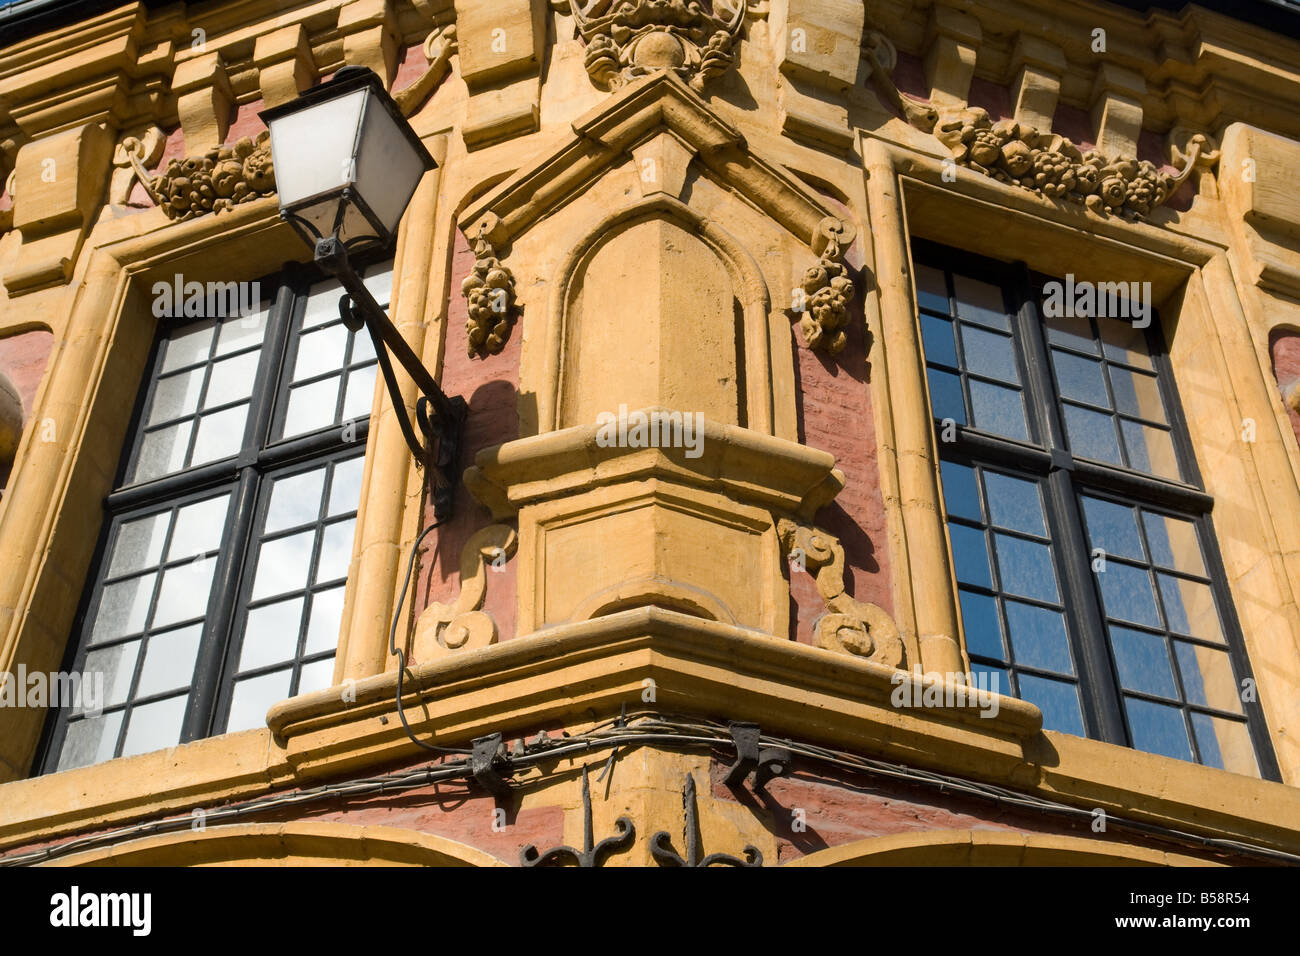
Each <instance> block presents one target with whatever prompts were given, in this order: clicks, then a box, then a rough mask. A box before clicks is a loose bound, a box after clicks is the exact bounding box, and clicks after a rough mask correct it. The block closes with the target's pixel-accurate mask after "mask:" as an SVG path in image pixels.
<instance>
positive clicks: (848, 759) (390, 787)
mask: <svg viewBox="0 0 1300 956" xmlns="http://www.w3.org/2000/svg"><path fill="white" fill-rule="evenodd" d="M759 741H760V743H761V744H763V745H766V746H779V747H784V748H786V749H788V750H790V751H791V752H792V753H794V754H796V755H798V756H801V757H803V758H804V759H806V760H809V761H813V762H816V763H824V764H829V765H831V766H834V767H838V768H841V769H845V770H848V771H850V772H853V773H860V774H867V775H872V776H877V777H884V778H888V779H892V780H899V781H902V782H904V783H908V784H913V785H920V786H927V787H931V788H936V789H938V790H940V791H941V792H944V793H956V794H962V795H966V796H970V797H974V798H977V799H982V800H987V801H991V802H994V803H998V804H1001V805H1005V806H1010V807H1014V808H1016V809H1021V810H1032V811H1035V812H1039V813H1045V814H1051V815H1055V816H1060V817H1068V818H1070V819H1071V820H1073V821H1076V822H1078V821H1083V820H1091V819H1093V817H1094V814H1093V811H1091V810H1087V809H1085V808H1082V807H1076V806H1070V805H1068V804H1063V803H1057V802H1055V801H1052V800H1047V799H1044V798H1041V797H1035V796H1032V795H1030V794H1025V793H1019V792H1017V791H1013V790H1007V789H1005V788H1002V787H998V786H995V785H993V784H981V783H976V782H974V781H970V780H964V779H962V778H960V777H953V776H949V775H947V774H943V773H938V772H934V771H927V770H920V769H917V768H913V767H908V766H905V765H902V764H891V763H888V762H886V761H882V760H876V759H873V758H870V757H862V756H859V755H857V754H851V753H848V752H846V751H838V750H834V749H832V748H827V747H820V746H817V745H815V744H809V743H804V742H800V741H795V740H789V739H786V738H781V737H771V736H767V735H762V736H760V738H759ZM654 743H658V744H663V745H668V746H678V747H690V746H699V745H703V746H707V747H708V748H709V749H710V750H718V749H728V748H729V747H730V746H731V745H733V740H732V738H731V735H730V732H729V730H728V729H727V727H726V725H724V724H720V723H717V722H714V721H710V720H707V719H701V718H683V717H680V716H676V715H660V714H653V713H649V712H644V713H641V714H634V715H632V716H630V717H626V716H623V717H620V718H619V719H618V720H615V721H613V722H606V723H604V724H602V725H599V729H597V730H594V731H587V732H585V733H582V734H575V735H571V736H569V735H566V736H563V737H560V738H558V739H552V738H550V737H547V736H546V735H545V734H540V735H539V736H538V737H537V738H535V740H534V741H533V742H532V743H531V744H530V743H526V742H525V743H523V749H524V753H522V754H517V755H516V756H513V757H512V758H511V759H510V760H509V766H510V770H509V771H507V772H511V771H515V770H518V769H521V768H525V767H526V768H533V767H535V766H536V765H538V764H543V763H547V762H555V761H557V760H560V759H562V758H564V757H567V756H571V755H576V754H578V753H584V752H590V751H591V750H593V749H603V748H610V749H611V750H615V749H617V748H619V747H623V746H631V747H636V746H646V745H648V744H654ZM537 769H538V770H539V771H541V772H539V775H538V776H537V777H534V778H530V779H528V780H525V781H515V783H514V788H515V789H519V790H522V789H524V788H526V787H532V786H536V785H540V784H542V783H544V782H545V781H547V780H549V779H550V778H551V777H553V776H555V775H557V774H559V773H564V772H567V771H560V770H556V771H553V772H545V771H542V768H540V767H537ZM473 779H474V774H473V772H472V770H471V768H470V765H469V761H468V760H467V759H459V760H450V761H446V762H444V763H440V764H438V765H436V766H434V767H423V768H415V769H410V770H402V771H395V772H393V773H390V774H384V775H380V776H377V777H368V778H363V779H359V780H351V781H346V782H343V783H336V784H324V785H322V786H319V787H314V788H312V789H310V790H300V791H296V792H294V793H289V794H280V795H277V796H273V797H263V798H259V799H257V800H252V801H249V802H247V803H243V804H235V805H231V806H227V807H223V808H221V809H218V810H213V811H211V812H208V813H205V814H204V815H203V819H204V820H205V821H206V820H208V819H212V820H215V821H217V822H222V821H226V820H234V819H238V818H240V817H245V816H249V815H252V814H256V813H263V812H266V811H268V810H274V809H279V808H283V807H288V806H294V805H298V804H304V803H308V802H312V801H316V800H321V799H326V798H330V797H363V796H369V795H372V794H375V793H381V794H382V793H389V792H402V791H405V790H412V789H418V788H420V787H425V786H429V785H432V784H439V783H443V782H450V781H464V782H466V783H471V782H472V781H473ZM195 819H196V818H195V817H194V815H193V814H192V813H191V814H190V815H189V816H183V817H175V818H170V819H164V820H157V821H151V822H146V823H141V824H136V825H134V826H131V827H124V828H120V829H117V830H113V831H109V832H106V833H100V834H92V835H90V836H86V837H79V838H76V839H73V840H71V841H69V842H67V843H62V844H58V845H56V846H52V847H45V848H43V849H41V850H37V851H34V852H32V853H27V854H21V855H17V856H11V857H0V866H23V865H32V864H35V863H42V862H46V861H49V860H52V859H56V858H58V857H62V856H67V855H68V854H71V853H75V852H79V851H81V850H86V849H91V848H94V847H96V846H104V845H113V844H115V843H119V842H123V841H125V840H127V839H133V838H137V837H140V836H144V835H147V834H151V833H165V832H171V831H175V830H181V829H186V828H189V827H191V826H192V825H193V822H194V820H195ZM1106 819H1107V823H1108V825H1109V826H1113V827H1115V828H1117V829H1124V830H1130V831H1133V832H1140V833H1143V834H1145V835H1148V836H1155V837H1157V838H1160V839H1163V840H1165V841H1170V842H1174V843H1190V844H1193V845H1195V846H1197V847H1200V848H1204V849H1207V850H1212V851H1216V852H1231V853H1237V854H1246V855H1250V856H1255V857H1258V858H1263V859H1267V860H1269V861H1271V862H1282V863H1290V864H1293V865H1294V864H1300V855H1296V854H1293V853H1287V852H1285V851H1281V850H1273V849H1270V848H1268V847H1261V846H1256V845H1253V844H1249V843H1243V842H1241V841H1237V840H1232V839H1228V838H1221V837H1206V836H1201V835H1199V834H1194V833H1187V832H1185V831H1181V830H1176V829H1173V828H1171V827H1166V826H1162V825H1160V824H1154V823H1146V822H1144V821H1140V820H1127V819H1124V818H1121V817H1116V816H1111V815H1107V818H1106Z"/></svg>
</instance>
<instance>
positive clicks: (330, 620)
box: [303, 587, 343, 655]
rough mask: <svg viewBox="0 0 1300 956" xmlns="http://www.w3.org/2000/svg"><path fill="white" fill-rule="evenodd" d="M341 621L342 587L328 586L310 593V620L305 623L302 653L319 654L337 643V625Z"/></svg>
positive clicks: (332, 647)
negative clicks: (324, 589)
mask: <svg viewBox="0 0 1300 956" xmlns="http://www.w3.org/2000/svg"><path fill="white" fill-rule="evenodd" d="M342 621H343V588H341V587H338V588H330V589H329V590H328V591H321V592H319V593H317V594H313V595H312V599H311V621H310V623H309V624H308V625H307V643H306V646H305V647H304V648H303V654H306V655H310V654H319V653H321V652H322V651H328V650H332V649H334V648H335V647H337V646H338V643H339V625H340V624H341V623H342Z"/></svg>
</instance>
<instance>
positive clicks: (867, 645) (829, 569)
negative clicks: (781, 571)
mask: <svg viewBox="0 0 1300 956" xmlns="http://www.w3.org/2000/svg"><path fill="white" fill-rule="evenodd" d="M777 535H778V536H779V538H780V540H781V548H782V551H783V552H784V554H785V555H786V556H787V558H789V557H794V558H796V559H797V560H798V561H800V562H802V565H803V567H804V569H805V570H806V571H807V572H808V573H809V574H812V575H814V577H815V579H816V581H817V590H818V591H819V592H820V593H821V596H822V597H823V598H824V599H825V600H826V610H827V613H826V614H823V615H822V616H821V617H820V618H818V619H817V622H816V624H815V625H814V627H815V629H816V633H817V643H818V645H819V646H821V647H824V648H826V649H827V650H831V651H838V652H840V653H843V654H852V655H854V656H855V657H865V658H866V659H867V660H872V661H875V662H876V663H878V664H885V665H886V666H889V667H902V666H903V641H902V638H901V637H900V636H899V633H898V625H897V624H895V623H894V619H893V618H892V617H890V616H889V614H888V612H886V611H885V609H884V608H882V607H880V606H879V605H876V604H865V603H863V602H862V601H858V600H856V599H855V598H852V597H850V596H849V595H848V594H847V593H845V590H844V546H843V545H842V544H840V541H839V539H838V538H836V537H835V536H834V535H831V534H827V533H826V532H825V531H820V530H818V529H816V528H809V527H805V526H803V525H799V524H796V523H795V522H793V521H791V520H790V519H788V518H782V519H780V520H779V521H778V522H777Z"/></svg>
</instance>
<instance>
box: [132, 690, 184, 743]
mask: <svg viewBox="0 0 1300 956" xmlns="http://www.w3.org/2000/svg"><path fill="white" fill-rule="evenodd" d="M188 703H189V697H187V696H184V695H182V696H180V697H169V698H168V699H166V700H159V701H155V702H154V703H152V704H141V705H140V706H139V707H134V708H132V709H131V716H130V717H129V718H128V719H127V725H126V739H125V740H124V741H123V742H122V753H121V756H123V757H132V756H134V755H135V754H144V753H150V752H151V751H154V750H162V749H163V748H165V747H175V746H176V745H177V744H178V743H180V740H181V725H182V724H183V723H184V722H185V706H186V704H188Z"/></svg>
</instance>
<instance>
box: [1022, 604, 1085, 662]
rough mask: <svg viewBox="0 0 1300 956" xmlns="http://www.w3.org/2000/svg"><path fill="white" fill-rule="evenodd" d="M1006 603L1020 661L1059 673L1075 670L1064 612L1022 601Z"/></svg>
mask: <svg viewBox="0 0 1300 956" xmlns="http://www.w3.org/2000/svg"><path fill="white" fill-rule="evenodd" d="M1005 606H1006V613H1007V629H1008V630H1009V631H1010V632H1011V648H1012V650H1013V651H1014V652H1015V658H1016V663H1017V664H1024V665H1027V666H1029V667H1038V668H1041V669H1043V670H1047V671H1055V672H1056V673H1058V674H1073V673H1074V661H1073V660H1072V659H1071V657H1070V644H1069V641H1068V640H1067V638H1066V636H1065V617H1064V615H1062V614H1061V612H1060V611H1054V610H1049V609H1048V608H1042V607H1034V606H1033V605H1031V604H1021V603H1020V602H1019V601H1007V602H1006V605H1005Z"/></svg>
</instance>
